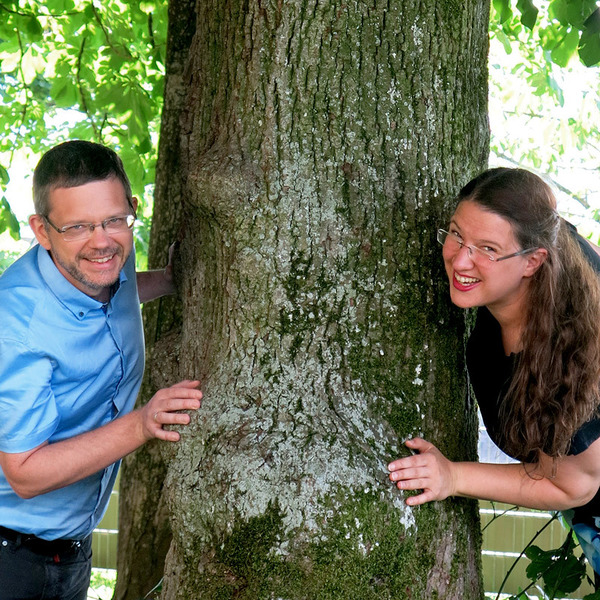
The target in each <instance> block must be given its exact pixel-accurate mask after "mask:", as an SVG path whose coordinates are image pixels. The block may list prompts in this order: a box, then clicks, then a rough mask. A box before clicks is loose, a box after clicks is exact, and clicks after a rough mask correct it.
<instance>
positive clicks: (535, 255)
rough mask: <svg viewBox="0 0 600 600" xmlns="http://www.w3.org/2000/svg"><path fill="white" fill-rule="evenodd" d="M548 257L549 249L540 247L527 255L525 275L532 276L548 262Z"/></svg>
mask: <svg viewBox="0 0 600 600" xmlns="http://www.w3.org/2000/svg"><path fill="white" fill-rule="evenodd" d="M547 258H548V250H546V248H538V249H537V250H536V251H535V252H532V253H531V254H528V255H527V266H526V267H525V272H524V274H523V275H524V276H525V277H531V276H533V275H534V274H535V272H536V271H537V270H538V269H539V268H540V267H541V266H542V265H543V264H544V262H546V259H547Z"/></svg>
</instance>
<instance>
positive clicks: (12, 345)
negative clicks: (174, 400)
mask: <svg viewBox="0 0 600 600" xmlns="http://www.w3.org/2000/svg"><path fill="white" fill-rule="evenodd" d="M117 286H118V289H117V290H116V292H115V293H114V295H113V297H112V299H111V300H110V302H109V303H108V304H107V305H103V304H102V303H101V302H98V301H97V300H94V299H93V298H91V297H90V296H87V295H86V294H84V293H83V292H81V291H80V290H78V289H77V288H76V287H74V286H73V285H72V284H71V283H69V282H68V281H67V279H65V278H64V277H63V275H62V274H61V273H60V271H59V270H58V269H57V268H56V266H55V265H54V263H53V261H52V258H51V257H50V255H49V254H48V252H47V251H46V250H45V249H44V248H42V247H41V246H35V247H34V248H32V249H31V250H29V252H27V253H26V254H25V255H24V256H22V257H21V258H20V259H19V260H17V261H16V262H15V263H14V264H13V265H11V266H10V267H9V268H8V269H7V270H6V271H5V273H4V274H3V275H2V277H0V451H2V452H8V453H18V452H26V451H28V450H31V449H33V448H35V447H37V446H39V445H40V444H42V443H43V442H45V441H48V442H49V443H53V442H58V441H60V440H63V439H66V438H71V437H73V436H76V435H78V434H80V433H84V432H86V431H90V430H92V429H96V428H97V427H100V426H102V425H104V424H106V423H108V422H109V421H111V420H112V419H115V418H116V417H118V416H120V415H123V414H125V413H127V412H129V411H131V410H132V408H133V405H134V403H135V399H136V396H137V393H138V390H139V387H140V383H141V380H142V374H143V370H144V338H143V330H142V320H141V315H140V304H139V298H138V291H137V284H136V276H135V259H134V256H133V252H132V253H131V256H130V257H129V259H128V260H127V263H126V264H125V267H124V268H123V270H122V271H121V274H120V279H119V282H118V284H117ZM119 464H120V462H118V463H115V464H114V465H111V466H110V467H108V468H107V469H104V470H102V471H100V472H98V473H96V474H94V475H92V476H90V477H87V478H85V479H83V480H81V481H79V482H77V483H74V484H72V485H69V486H67V487H65V488H62V489H60V490H55V491H52V492H48V493H46V494H42V495H40V496H37V497H35V498H31V499H27V500H24V499H22V498H19V497H18V496H17V495H16V494H15V493H14V492H13V490H12V488H11V487H10V485H9V484H8V482H7V481H6V478H5V477H4V474H3V473H2V470H1V469H0V525H2V526H4V527H8V528H10V529H15V530H17V531H21V532H23V533H32V534H34V535H37V536H38V537H41V538H44V539H49V540H53V539H59V538H67V539H81V538H83V537H85V536H87V535H88V534H90V533H91V532H92V531H93V529H94V528H95V527H96V525H97V524H98V522H99V521H100V519H101V518H102V516H103V515H104V512H105V510H106V506H107V505H108V499H109V497H110V493H111V490H112V487H113V484H114V481H115V478H116V476H117V471H118V468H119Z"/></svg>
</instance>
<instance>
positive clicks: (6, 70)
mask: <svg viewBox="0 0 600 600" xmlns="http://www.w3.org/2000/svg"><path fill="white" fill-rule="evenodd" d="M166 31H167V0H156V1H154V0H145V1H144V2H143V3H139V2H134V1H133V0H102V2H100V1H99V0H95V1H94V0H0V163H2V164H3V165H4V166H5V167H8V166H10V162H11V160H12V158H11V157H12V156H13V152H14V151H15V150H17V149H18V148H21V147H28V148H30V149H31V150H33V152H34V153H41V152H43V151H44V150H45V149H47V148H48V147H50V146H52V145H54V144H55V143H57V142H60V141H63V140H65V139H69V138H71V139H73V138H76V137H80V138H85V139H91V140H95V141H98V142H101V143H106V144H108V145H110V146H112V147H113V148H114V149H115V150H117V151H118V152H119V153H120V154H121V155H122V156H123V154H129V155H130V156H132V157H134V163H135V164H133V165H129V164H127V163H126V167H127V170H128V173H129V175H130V177H131V181H132V187H133V189H134V193H135V194H136V195H137V196H138V197H140V199H141V200H142V201H143V197H144V190H145V189H146V187H147V186H148V185H150V184H152V183H153V180H154V165H155V162H156V152H157V141H158V131H159V120H160V109H161V106H162V91H163V79H164V64H163V60H164V55H165V44H166ZM61 111H63V112H61ZM64 111H67V112H66V113H65V112H64ZM63 114H65V115H68V118H65V117H63ZM0 189H2V190H3V189H4V185H2V182H1V180H0ZM6 223H7V221H6V220H2V219H0V232H1V231H2V230H4V229H6V227H8V225H7V224H6Z"/></svg>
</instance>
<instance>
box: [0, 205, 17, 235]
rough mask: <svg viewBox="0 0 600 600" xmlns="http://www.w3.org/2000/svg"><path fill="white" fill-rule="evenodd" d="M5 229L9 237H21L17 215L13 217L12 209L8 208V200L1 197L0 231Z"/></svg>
mask: <svg viewBox="0 0 600 600" xmlns="http://www.w3.org/2000/svg"><path fill="white" fill-rule="evenodd" d="M7 229H8V231H9V233H10V237H11V238H12V239H13V240H20V239H21V232H20V228H19V221H18V220H17V217H15V214H14V213H13V211H12V210H11V209H10V204H9V203H8V200H7V199H6V198H5V197H3V198H2V200H0V233H2V232H3V231H6V230H7Z"/></svg>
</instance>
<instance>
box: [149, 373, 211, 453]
mask: <svg viewBox="0 0 600 600" xmlns="http://www.w3.org/2000/svg"><path fill="white" fill-rule="evenodd" d="M199 383H200V382H198V381H189V380H185V381H180V382H179V383H176V384H175V385H172V386H171V387H168V388H164V389H162V390H159V391H158V392H156V394H154V396H152V398H151V399H150V401H149V402H148V403H147V404H146V405H145V406H143V407H142V408H141V409H139V410H140V412H141V417H142V428H143V435H144V438H145V439H146V440H150V439H152V438H158V439H160V440H164V441H166V442H177V441H179V437H180V436H179V433H178V432H177V431H171V430H168V431H167V430H165V429H163V426H164V425H187V424H188V423H189V422H190V415H189V414H187V413H183V412H180V411H183V410H198V409H199V408H200V405H201V400H202V392H201V391H200V390H199V389H198V385H199Z"/></svg>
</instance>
